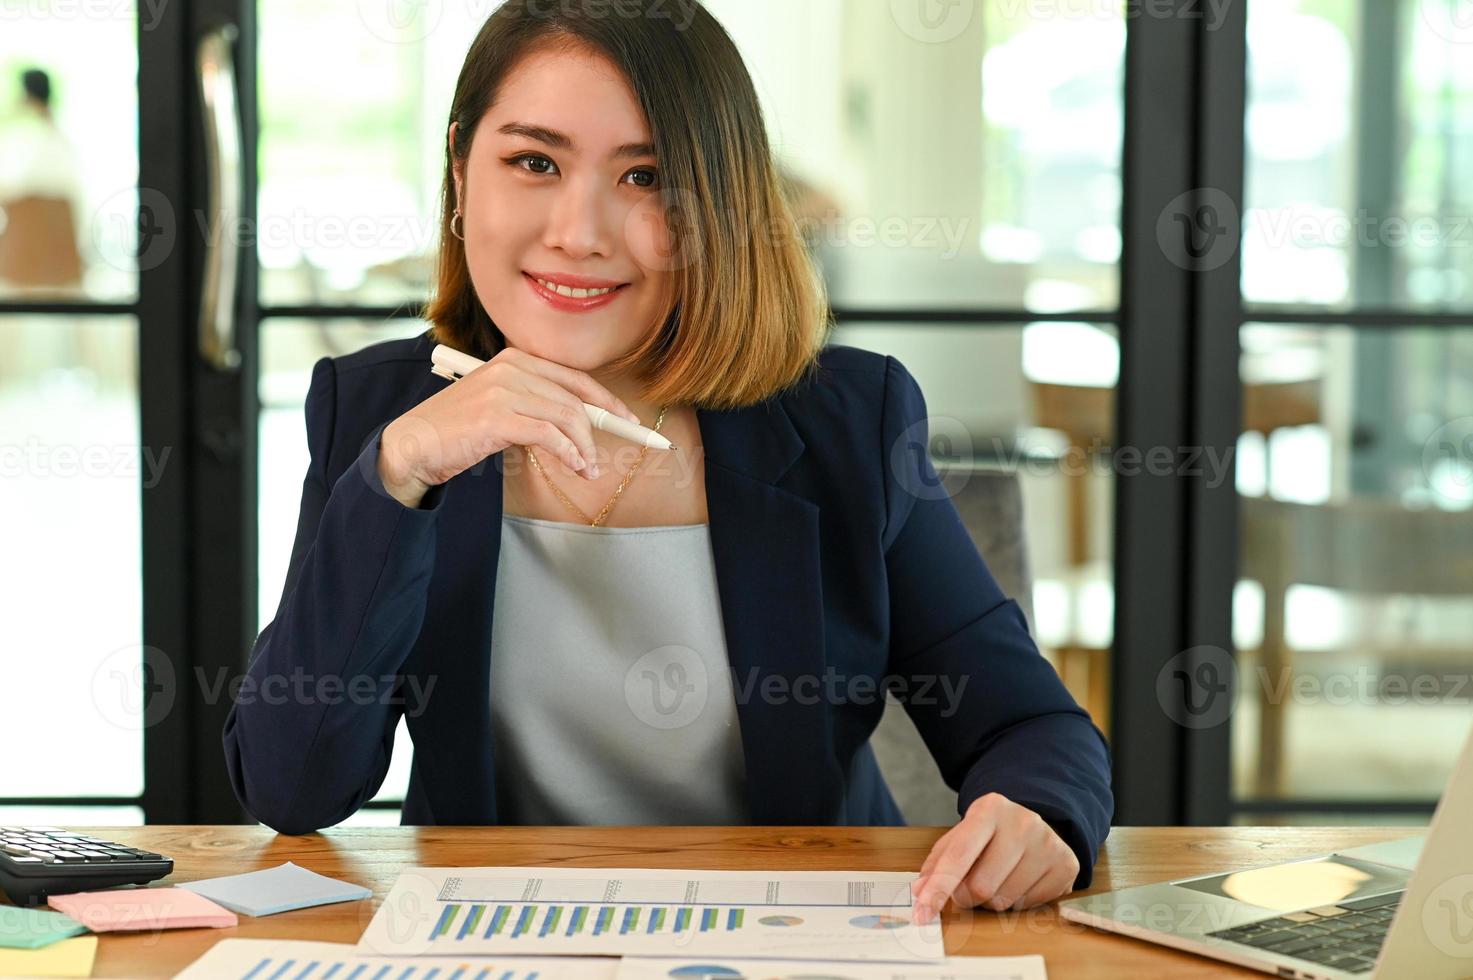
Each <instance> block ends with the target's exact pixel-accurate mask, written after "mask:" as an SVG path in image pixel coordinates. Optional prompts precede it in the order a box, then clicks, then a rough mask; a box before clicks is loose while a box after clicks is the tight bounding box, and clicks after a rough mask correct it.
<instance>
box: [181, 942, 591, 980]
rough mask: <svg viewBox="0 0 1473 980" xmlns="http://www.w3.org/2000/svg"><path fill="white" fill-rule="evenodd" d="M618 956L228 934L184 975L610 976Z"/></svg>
mask: <svg viewBox="0 0 1473 980" xmlns="http://www.w3.org/2000/svg"><path fill="white" fill-rule="evenodd" d="M617 968H618V961H617V960H613V959H599V958H596V957H590V956H583V957H545V956H532V957H511V958H491V957H484V956H481V957H475V958H473V959H457V958H454V957H441V956H426V957H415V958H414V959H412V960H404V959H394V958H391V957H387V956H358V955H357V953H356V950H355V949H354V947H353V946H351V945H348V944H346V943H319V942H302V941H295V940H271V939H224V940H221V941H220V942H218V943H216V944H215V945H214V946H212V947H211V948H210V949H209V951H208V952H206V953H205V955H203V956H201V957H200V958H199V959H197V960H195V961H194V962H193V963H192V964H190V965H189V967H188V968H187V969H185V970H184V971H183V972H182V973H180V974H178V978H179V980H224V978H232V980H610V978H612V977H613V976H614V974H615V972H616V970H617Z"/></svg>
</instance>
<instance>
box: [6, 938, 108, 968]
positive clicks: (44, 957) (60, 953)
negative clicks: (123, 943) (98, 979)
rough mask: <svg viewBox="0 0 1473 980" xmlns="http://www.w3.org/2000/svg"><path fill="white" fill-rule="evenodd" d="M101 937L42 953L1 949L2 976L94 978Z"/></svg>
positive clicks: (70, 941) (66, 943)
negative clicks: (93, 972) (94, 961)
mask: <svg viewBox="0 0 1473 980" xmlns="http://www.w3.org/2000/svg"><path fill="white" fill-rule="evenodd" d="M96 958H97V937H96V936H78V937H76V938H75V939H63V940H62V941H61V942H59V943H52V944H51V945H50V946H45V947H43V948H41V949H0V976H6V977H15V976H21V977H90V976H92V961H93V960H94V959H96Z"/></svg>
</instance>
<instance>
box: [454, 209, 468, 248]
mask: <svg viewBox="0 0 1473 980" xmlns="http://www.w3.org/2000/svg"><path fill="white" fill-rule="evenodd" d="M457 218H459V219H460V231H456V230H455V220H456V219H457ZM450 234H452V235H454V236H455V237H456V238H459V239H460V240H461V241H465V217H464V215H462V214H461V213H460V208H456V209H455V213H454V214H452V215H451V216H450Z"/></svg>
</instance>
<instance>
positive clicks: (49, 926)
mask: <svg viewBox="0 0 1473 980" xmlns="http://www.w3.org/2000/svg"><path fill="white" fill-rule="evenodd" d="M86 931H87V927H86V926H84V925H82V923H80V922H78V921H77V920H76V919H73V918H72V917H71V916H67V915H62V914H61V913H60V912H47V911H46V910H45V909H22V908H17V907H15V906H14V905H0V948H4V949H40V948H41V947H42V946H50V945H51V944H52V943H54V942H59V941H60V940H63V939H66V938H68V937H70V936H76V935H80V934H81V933H84V932H86Z"/></svg>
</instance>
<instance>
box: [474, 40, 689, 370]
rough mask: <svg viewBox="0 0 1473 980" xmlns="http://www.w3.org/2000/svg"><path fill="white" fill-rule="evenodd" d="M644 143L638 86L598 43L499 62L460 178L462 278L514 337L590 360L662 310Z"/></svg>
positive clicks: (663, 241)
mask: <svg viewBox="0 0 1473 980" xmlns="http://www.w3.org/2000/svg"><path fill="white" fill-rule="evenodd" d="M451 139H452V141H453V140H454V129H453V128H452V130H451ZM652 144H653V139H652V136H651V133H650V131H649V127H648V124H647V122H646V120H645V117H644V113H643V111H642V110H641V108H640V106H639V103H638V102H637V101H636V100H635V96H634V92H633V90H632V89H631V88H630V87H629V84H628V82H627V81H626V80H625V79H624V77H623V75H622V74H620V72H619V71H618V69H617V68H616V67H615V66H614V64H613V63H612V62H610V61H609V60H608V59H607V58H605V57H603V56H602V55H600V54H597V53H594V52H591V51H586V50H584V49H576V50H571V51H566V50H553V49H537V50H534V51H531V52H529V53H527V54H526V55H525V56H524V57H523V58H522V59H521V60H520V61H519V62H518V64H517V66H516V67H515V68H513V69H512V71H511V72H510V73H508V75H507V77H506V79H505V81H504V83H503V85H502V88H501V92H500V94H499V97H498V98H497V100H496V103H495V104H494V105H492V106H491V108H490V109H488V110H487V112H486V114H485V115H484V116H483V117H482V118H481V122H480V124H479V125H478V126H477V128H476V132H475V137H474V139H473V140H472V143H471V148H470V154H469V158H468V160H467V162H466V168H465V172H464V174H463V175H458V179H457V182H458V184H459V188H458V194H459V199H460V201H461V209H462V211H463V213H464V230H463V234H464V235H465V253H466V261H467V263H468V264H469V267H470V276H471V282H472V283H473V285H474V286H475V290H476V295H477V297H478V298H479V299H480V301H481V304H482V305H483V306H484V307H485V308H486V312H487V314H488V315H490V317H491V319H492V321H494V322H495V324H496V325H497V326H498V327H499V328H500V329H501V331H502V333H503V334H504V335H505V336H506V339H507V342H508V343H509V344H510V345H511V346H513V347H516V348H519V349H521V350H525V351H527V352H528V353H530V354H535V355H537V356H539V357H545V358H547V359H548V360H552V361H556V362H558V363H561V364H566V365H568V366H569V367H574V368H578V369H579V370H583V371H590V372H591V371H593V370H595V369H597V368H598V367H600V366H601V365H604V364H606V363H608V362H609V361H611V360H613V359H615V358H617V357H619V356H621V355H623V354H625V353H626V352H628V351H629V350H630V349H632V348H633V347H635V346H637V345H638V344H639V343H640V342H641V341H642V340H643V339H644V338H645V336H646V335H647V334H648V333H649V332H650V331H651V330H653V329H655V328H656V327H658V326H659V325H660V324H662V323H663V322H664V320H665V319H666V317H667V316H668V315H669V311H670V308H671V306H672V304H673V302H674V294H673V289H674V283H673V275H672V273H671V272H669V271H667V270H668V269H669V268H670V265H669V263H668V262H664V263H663V264H664V268H663V269H662V268H661V266H662V260H663V259H667V258H668V256H669V255H670V248H669V244H670V242H669V238H668V234H669V232H668V228H667V226H666V222H665V218H664V209H663V208H662V207H661V205H660V198H661V195H660V188H661V181H660V175H659V171H658V169H657V168H656V158H655V156H654V153H653V146H652ZM537 279H543V280H550V282H551V284H550V285H541V284H539V283H538V282H537V281H536V280H537ZM559 286H562V287H571V288H575V289H593V290H594V292H597V291H598V290H599V289H609V288H612V289H613V292H610V293H606V294H603V295H601V296H599V295H593V294H589V295H587V296H582V295H579V294H575V295H574V296H572V297H568V296H563V295H556V294H555V293H556V291H557V290H558V288H559ZM567 291H568V289H567V288H564V289H563V290H562V292H567Z"/></svg>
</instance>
